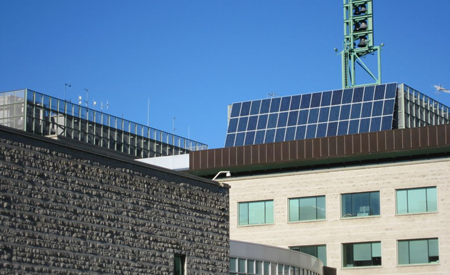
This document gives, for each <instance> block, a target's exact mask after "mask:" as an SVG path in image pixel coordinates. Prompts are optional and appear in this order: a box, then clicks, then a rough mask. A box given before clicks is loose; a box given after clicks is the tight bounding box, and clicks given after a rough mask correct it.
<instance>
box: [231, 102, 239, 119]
mask: <svg viewBox="0 0 450 275" xmlns="http://www.w3.org/2000/svg"><path fill="white" fill-rule="evenodd" d="M240 112H241V103H234V104H233V106H232V107H231V117H237V116H239V113H240Z"/></svg>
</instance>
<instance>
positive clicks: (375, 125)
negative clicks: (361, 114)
mask: <svg viewBox="0 0 450 275" xmlns="http://www.w3.org/2000/svg"><path fill="white" fill-rule="evenodd" d="M380 127H381V117H374V118H372V122H371V123H370V131H371V132H378V131H380Z"/></svg>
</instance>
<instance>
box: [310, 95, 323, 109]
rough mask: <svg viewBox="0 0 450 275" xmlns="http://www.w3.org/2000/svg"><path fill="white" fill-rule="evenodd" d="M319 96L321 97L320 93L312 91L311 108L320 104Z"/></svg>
mask: <svg viewBox="0 0 450 275" xmlns="http://www.w3.org/2000/svg"><path fill="white" fill-rule="evenodd" d="M321 97H322V93H314V94H313V95H312V100H311V108H314V107H319V106H320V98H321Z"/></svg>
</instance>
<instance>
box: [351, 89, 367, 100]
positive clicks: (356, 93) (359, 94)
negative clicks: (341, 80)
mask: <svg viewBox="0 0 450 275" xmlns="http://www.w3.org/2000/svg"><path fill="white" fill-rule="evenodd" d="M363 93H364V88H355V91H354V93H353V102H361V101H362V98H363Z"/></svg>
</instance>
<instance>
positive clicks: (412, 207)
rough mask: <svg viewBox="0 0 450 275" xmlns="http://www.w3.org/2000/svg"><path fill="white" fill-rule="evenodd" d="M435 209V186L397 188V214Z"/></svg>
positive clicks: (434, 210)
mask: <svg viewBox="0 0 450 275" xmlns="http://www.w3.org/2000/svg"><path fill="white" fill-rule="evenodd" d="M436 211H437V191H436V187H426V188H414V189H402V190H397V214H407V213H425V212H436Z"/></svg>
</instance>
